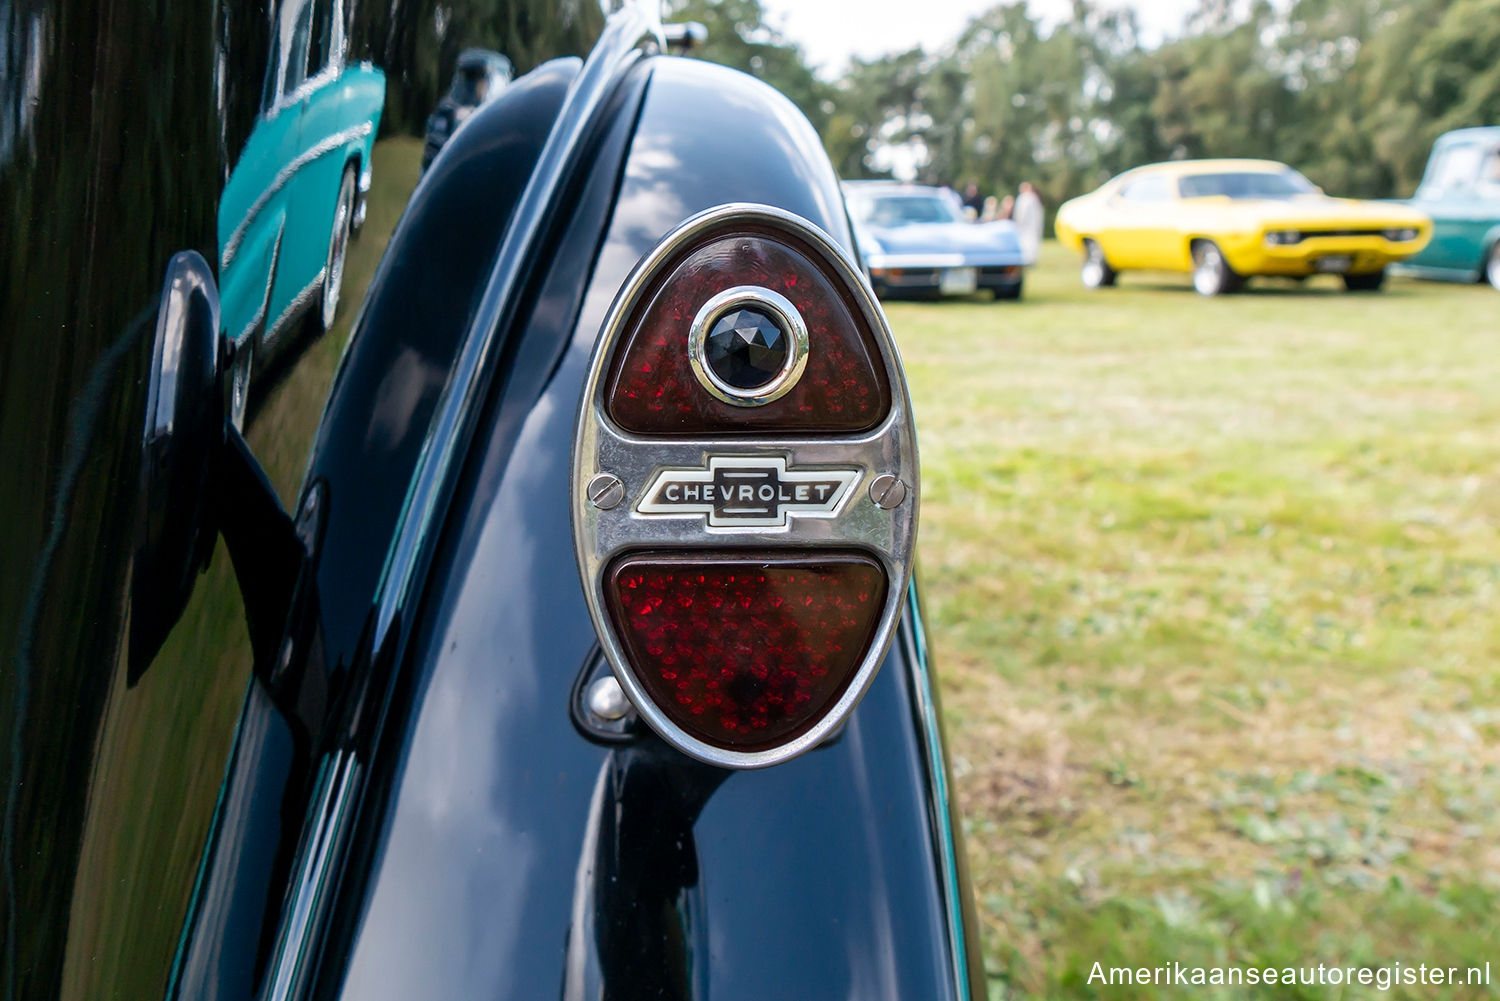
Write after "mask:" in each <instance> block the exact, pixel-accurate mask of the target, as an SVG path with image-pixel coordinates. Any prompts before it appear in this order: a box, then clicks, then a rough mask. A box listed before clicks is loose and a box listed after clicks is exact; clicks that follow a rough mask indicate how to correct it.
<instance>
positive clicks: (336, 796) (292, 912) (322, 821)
mask: <svg viewBox="0 0 1500 1001" xmlns="http://www.w3.org/2000/svg"><path fill="white" fill-rule="evenodd" d="M358 776H359V762H358V761H356V760H355V758H354V754H353V752H351V751H344V750H341V751H334V752H332V753H331V754H329V755H328V757H327V758H325V759H324V760H323V767H322V769H321V770H320V771H319V775H318V787H317V789H316V790H315V792H314V801H315V803H316V806H315V808H314V811H313V816H314V817H316V820H315V822H314V823H313V825H312V827H311V828H309V829H308V830H307V835H306V837H305V838H304V840H303V843H302V845H301V847H300V848H299V850H298V859H297V881H296V882H295V883H294V884H293V885H292V890H291V892H290V893H289V894H288V895H287V911H288V916H287V917H285V918H283V920H282V925H281V934H280V935H279V936H278V937H277V940H276V951H275V952H274V953H272V956H271V964H270V966H269V968H268V973H267V977H266V983H267V984H268V985H269V986H268V987H267V989H266V993H265V995H264V997H265V999H266V1001H287V999H289V998H291V997H294V996H295V995H296V994H297V993H300V988H301V987H302V986H303V985H302V981H304V980H305V979H306V977H307V975H308V974H309V973H311V966H310V964H309V963H308V962H307V958H308V953H309V952H310V951H311V950H310V948H309V946H310V944H311V942H312V939H313V934H314V929H315V927H316V924H317V919H318V916H319V914H320V912H321V911H322V903H323V900H324V899H325V898H326V897H327V895H328V890H329V888H330V884H331V881H332V880H331V877H332V872H333V868H332V862H333V859H334V857H335V855H336V854H337V853H338V851H339V850H340V848H341V847H342V842H343V836H344V833H345V831H346V830H347V829H348V826H349V820H350V817H351V812H350V809H349V808H350V806H351V804H352V802H353V798H354V793H355V786H356V784H357V783H356V779H357V778H358Z"/></svg>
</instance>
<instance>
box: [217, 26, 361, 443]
mask: <svg viewBox="0 0 1500 1001" xmlns="http://www.w3.org/2000/svg"><path fill="white" fill-rule="evenodd" d="M344 26H345V21H344V12H343V5H342V2H341V0H284V2H283V3H281V4H280V5H278V6H277V8H276V9H275V15H274V21H273V24H272V39H271V53H270V56H269V59H268V62H267V67H266V76H265V84H264V88H263V90H262V94H261V107H260V115H259V117H258V118H257V120H256V123H255V126H254V128H253V129H252V131H251V133H250V136H249V139H248V140H247V141H246V143H245V148H244V150H243V151H242V152H241V154H240V157H239V161H238V163H237V164H236V166H235V168H234V171H233V173H231V174H230V176H229V181H228V183H227V184H226V185H225V187H224V193H223V196H222V197H221V199H220V201H219V226H218V233H219V269H220V270H219V295H220V298H221V309H222V316H223V325H224V330H225V332H226V333H227V334H228V335H229V336H230V337H231V338H232V339H233V340H234V342H235V344H236V377H235V379H234V393H235V400H234V407H235V410H236V416H239V415H240V414H241V413H242V410H243V406H244V397H245V394H246V392H247V390H248V385H249V376H250V373H251V371H252V369H253V368H254V367H258V366H257V362H256V358H257V356H259V357H260V358H261V359H262V360H264V359H265V357H267V356H268V355H269V354H270V351H271V349H273V348H274V347H275V345H276V343H277V340H278V338H280V337H281V336H282V335H283V334H284V333H285V332H286V331H288V330H289V329H291V328H292V327H293V325H294V324H295V323H296V322H297V321H298V320H300V319H302V318H303V317H305V316H306V315H307V314H308V311H309V310H315V312H314V314H313V318H314V321H315V324H316V327H317V329H319V330H327V329H328V328H329V327H331V326H332V325H333V320H334V316H335V313H336V311H337V309H338V302H339V291H340V288H341V285H342V282H343V274H344V259H345V254H346V251H347V248H348V242H349V236H350V233H351V232H352V231H353V230H354V229H356V228H357V227H358V226H359V224H360V223H361V222H363V220H364V195H365V193H366V192H368V190H369V187H370V150H371V148H372V146H373V144H374V142H375V133H376V131H377V129H378V128H379V125H380V113H381V110H382V108H383V107H384V105H385V74H384V73H382V72H381V71H380V70H379V69H376V68H375V67H373V66H371V65H370V64H369V63H360V64H357V65H354V66H348V65H345V62H344V54H345V49H346V45H345V37H344Z"/></svg>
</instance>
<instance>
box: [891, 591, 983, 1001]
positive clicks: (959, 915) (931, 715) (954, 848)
mask: <svg viewBox="0 0 1500 1001" xmlns="http://www.w3.org/2000/svg"><path fill="white" fill-rule="evenodd" d="M906 615H907V622H908V624H909V626H908V630H907V632H908V634H909V637H910V643H911V650H910V651H909V654H910V656H908V658H907V659H908V661H909V662H910V665H911V683H912V691H913V692H914V693H915V694H916V697H917V705H916V710H917V715H918V719H919V721H920V723H921V734H920V736H921V738H922V742H923V744H925V745H926V751H927V770H928V779H929V781H930V782H931V788H932V799H933V803H932V806H933V818H932V821H933V824H934V825H935V832H936V834H937V838H938V855H939V863H940V865H941V866H942V876H943V891H944V892H943V898H944V900H943V902H944V904H945V905H946V907H945V908H944V910H945V912H946V917H947V924H948V939H949V941H950V942H951V943H952V946H953V949H952V956H953V979H954V983H955V986H956V987H957V988H958V996H959V998H960V999H962V1001H969V999H970V997H971V995H970V992H969V956H968V948H969V945H968V940H967V939H966V938H965V937H964V908H963V900H962V899H961V895H962V894H963V884H962V883H961V882H960V881H959V878H958V845H957V843H956V841H955V839H954V837H953V804H952V798H951V794H950V791H949V789H948V765H947V762H946V761H945V760H944V758H943V733H942V728H941V726H940V724H939V723H938V714H937V701H936V700H935V699H934V698H933V694H932V693H933V677H932V667H931V664H929V662H928V660H927V632H926V628H925V627H924V626H923V624H922V608H921V605H920V604H919V602H918V601H917V583H916V581H915V580H913V581H912V582H911V584H910V586H909V588H908V589H907V596H906Z"/></svg>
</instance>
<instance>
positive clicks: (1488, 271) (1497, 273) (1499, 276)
mask: <svg viewBox="0 0 1500 1001" xmlns="http://www.w3.org/2000/svg"><path fill="white" fill-rule="evenodd" d="M1484 276H1485V277H1486V278H1488V279H1489V280H1490V285H1491V286H1493V287H1494V288H1496V289H1500V240H1496V241H1495V243H1494V245H1493V246H1491V247H1490V260H1489V263H1488V264H1486V265H1485V267H1484Z"/></svg>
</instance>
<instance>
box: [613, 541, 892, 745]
mask: <svg viewBox="0 0 1500 1001" xmlns="http://www.w3.org/2000/svg"><path fill="white" fill-rule="evenodd" d="M605 586H606V590H605V595H606V598H607V600H608V603H609V613H610V617H611V618H612V619H613V621H614V625H615V628H616V629H617V630H618V631H619V635H620V636H621V638H622V639H623V640H624V643H625V647H626V650H627V652H628V653H629V655H630V659H631V662H632V664H633V665H634V667H635V670H636V676H637V678H638V679H639V680H640V683H641V685H642V687H643V688H645V690H646V693H647V694H648V695H649V696H650V697H651V699H652V701H653V702H655V703H656V705H657V706H658V707H660V708H661V710H662V711H663V712H664V713H666V715H667V716H668V717H670V718H671V719H672V720H673V722H675V723H676V724H677V725H678V726H681V727H682V728H683V729H684V730H687V731H689V732H691V733H693V734H695V735H696V736H697V737H698V738H699V739H701V740H704V741H706V742H708V743H710V744H714V745H716V746H719V747H724V748H730V749H734V750H740V751H755V750H762V749H764V748H768V747H774V746H776V745H777V744H779V743H782V742H784V741H786V740H789V739H791V738H793V737H796V736H798V735H800V734H801V733H803V732H805V731H806V730H807V729H808V728H809V727H810V726H811V725H812V724H813V723H814V722H816V721H817V720H819V719H821V718H822V716H823V715H824V714H825V713H826V712H827V711H828V709H829V708H830V707H831V706H832V705H833V703H834V702H835V701H837V699H838V697H839V696H840V695H842V694H843V692H844V690H845V689H846V688H847V687H848V686H849V683H850V681H851V680H852V679H853V677H854V669H855V668H856V667H858V666H859V663H860V661H861V660H862V659H863V657H864V655H865V653H866V651H867V650H868V649H869V646H870V640H871V638H872V636H873V635H874V630H875V623H876V621H877V620H878V619H879V617H880V612H881V609H882V608H883V606H884V604H885V596H886V578H885V571H884V570H883V569H882V568H881V566H880V564H879V563H877V562H876V561H875V560H873V559H871V558H870V557H869V556H867V555H865V554H863V553H858V552H829V553H820V554H818V555H817V556H808V557H803V556H788V555H786V554H785V553H778V552H776V551H773V550H762V551H758V552H744V553H692V554H684V553H681V552H672V551H654V552H645V553H636V554H632V555H630V556H626V557H622V558H620V559H618V560H616V561H615V562H614V563H613V564H611V566H610V569H609V571H608V573H607V576H606V585H605Z"/></svg>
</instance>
